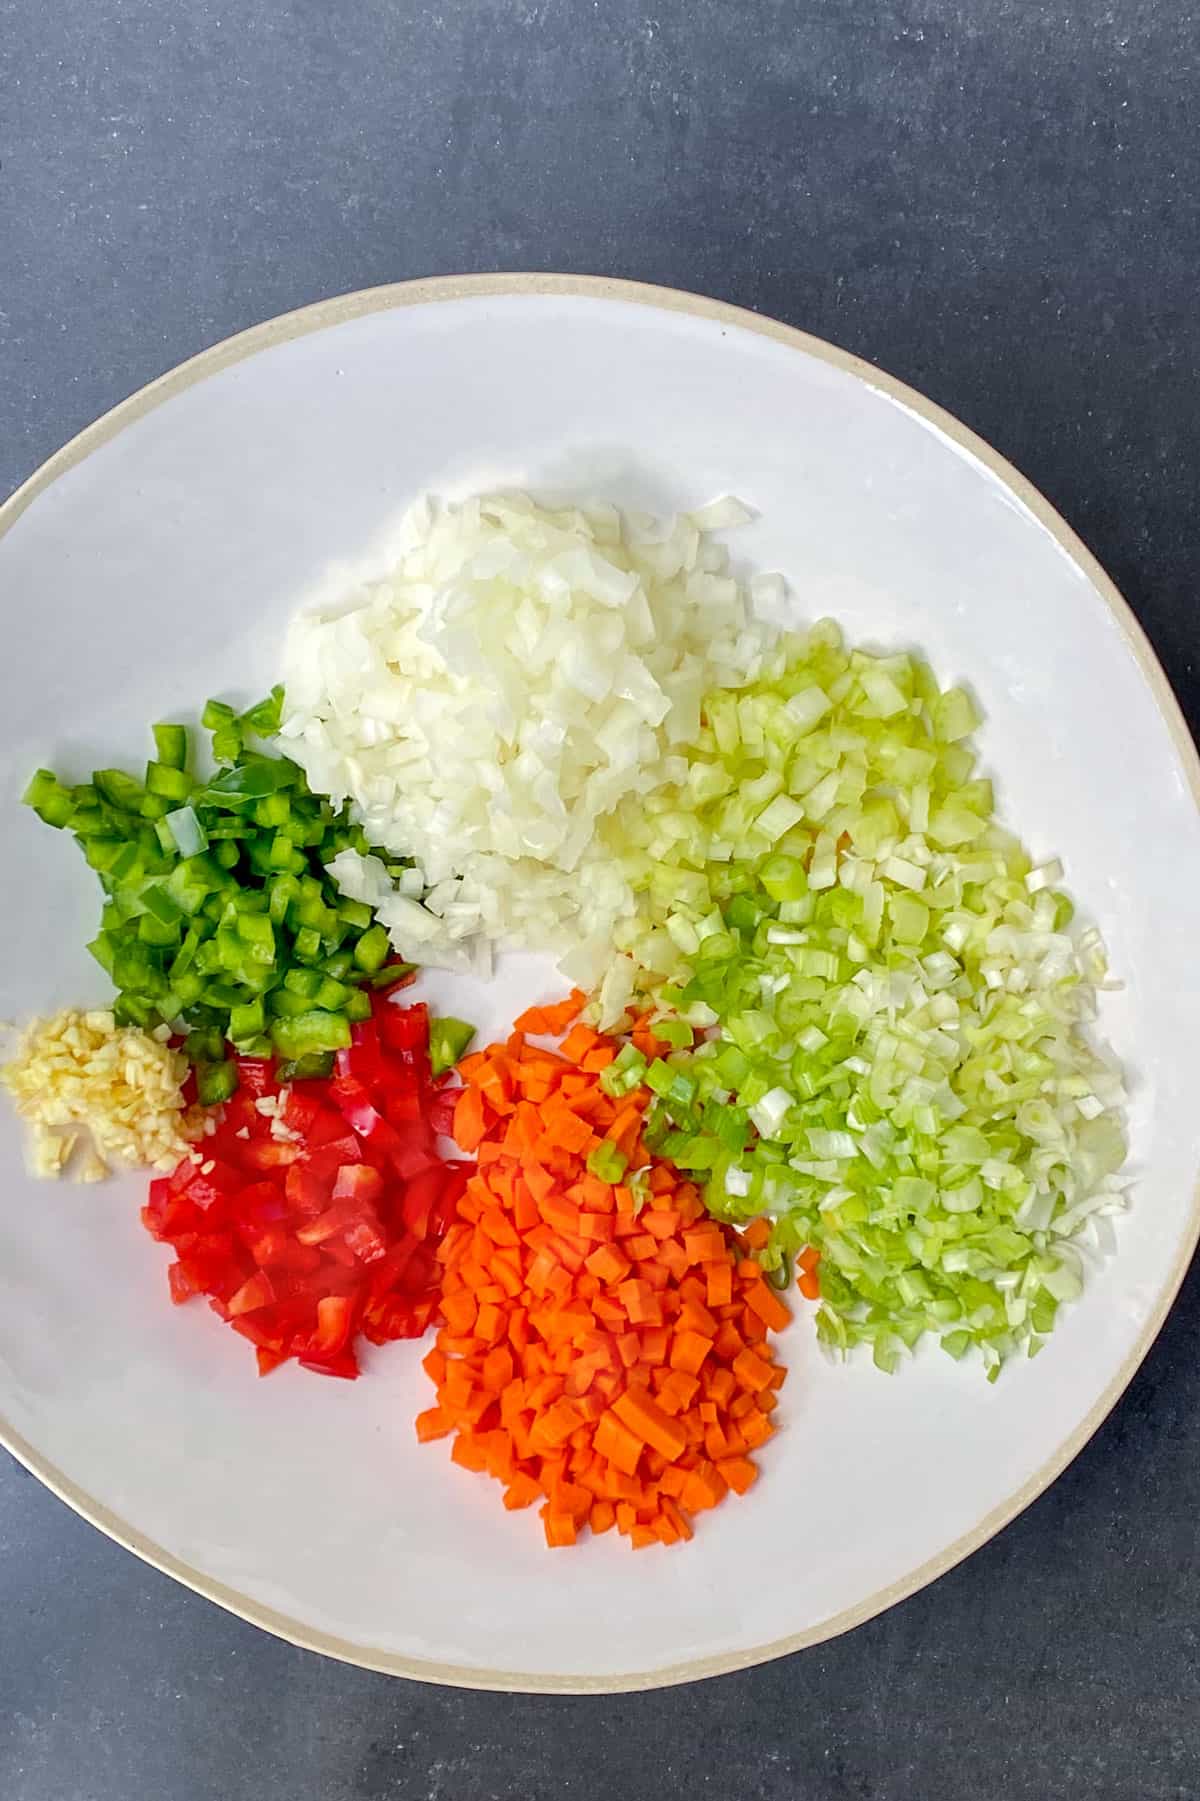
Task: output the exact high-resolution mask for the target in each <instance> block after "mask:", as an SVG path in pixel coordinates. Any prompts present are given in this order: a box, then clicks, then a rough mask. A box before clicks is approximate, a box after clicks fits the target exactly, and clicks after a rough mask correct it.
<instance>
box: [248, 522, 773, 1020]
mask: <svg viewBox="0 0 1200 1801" xmlns="http://www.w3.org/2000/svg"><path fill="white" fill-rule="evenodd" d="M750 517H751V515H750V513H749V512H748V511H747V509H746V508H745V507H743V506H742V505H741V503H740V502H737V501H734V500H732V499H729V498H725V499H722V500H718V501H714V502H713V503H711V505H709V506H707V507H702V508H701V509H700V510H699V511H698V512H697V513H695V514H693V515H691V516H690V517H687V516H685V517H682V518H680V519H678V520H675V521H665V522H663V521H652V520H650V521H635V522H632V523H631V522H630V521H629V520H623V519H622V518H621V516H620V515H619V514H618V513H617V511H616V509H615V508H611V507H606V506H602V505H601V506H589V507H585V508H580V509H571V510H568V511H557V512H554V511H549V510H547V509H545V508H542V507H539V506H537V505H536V504H535V503H534V502H533V501H532V500H531V499H529V498H528V497H527V496H525V495H522V494H509V495H495V496H489V497H484V498H482V499H474V500H469V501H466V502H464V503H463V504H462V505H458V506H455V505H444V506H439V505H436V504H435V503H433V502H430V501H422V502H420V503H418V505H417V506H416V507H414V508H413V509H412V511H411V512H410V514H409V515H408V516H407V518H406V520H405V523H404V526H403V528H402V530H401V532H400V534H399V538H398V542H399V544H400V545H401V547H402V554H401V556H400V560H399V562H398V563H397V564H396V566H395V568H394V569H393V570H392V571H391V572H390V574H388V575H387V576H386V577H385V578H384V579H382V580H380V581H376V582H374V583H372V584H370V585H368V586H366V587H364V588H361V589H359V590H357V591H353V592H350V593H347V594H343V595H339V596H338V597H337V599H336V600H335V601H334V602H333V603H332V604H327V605H322V606H320V607H319V608H317V609H316V610H310V611H308V612H306V613H303V614H301V615H300V616H299V617H298V618H297V619H296V620H295V621H294V622H293V624H292V627H291V630H290V632H289V635H288V639H287V644H286V649H285V656H284V666H285V676H286V686H287V707H288V712H287V717H286V719H285V720H284V723H283V727H282V734H281V735H282V737H283V739H284V740H285V743H286V746H287V749H288V752H289V754H290V755H292V756H294V757H295V758H296V760H297V761H298V762H299V763H300V764H301V765H302V766H303V768H304V770H305V772H306V774H307V776H308V779H309V781H310V783H311V784H312V786H313V788H314V789H315V790H317V791H319V792H321V793H326V794H329V795H330V796H331V798H332V799H333V801H334V804H335V805H336V804H340V803H341V802H342V801H343V800H349V801H350V802H351V803H352V806H353V813H354V817H355V819H356V820H357V821H358V822H359V823H360V824H361V825H362V826H363V827H364V829H365V831H366V835H367V837H368V838H369V839H370V840H371V842H372V843H374V844H378V845H379V846H380V847H381V848H382V849H384V850H386V851H390V852H392V853H393V854H395V855H400V856H405V857H412V858H413V859H414V860H415V863H416V868H415V870H413V871H410V872H409V874H408V878H402V882H401V885H400V888H399V889H398V890H397V889H396V888H395V887H394V886H393V884H392V883H391V882H390V880H389V879H388V878H387V876H386V871H385V870H384V868H383V865H382V863H379V864H378V868H377V869H375V870H371V871H369V872H364V871H363V870H361V869H360V868H359V867H358V865H359V864H360V863H361V862H362V861H363V859H356V857H355V854H354V853H344V854H343V855H342V856H340V857H339V858H337V859H336V861H335V864H334V865H333V867H334V873H335V879H336V880H337V881H338V882H339V884H340V885H341V887H342V889H343V892H345V893H346V894H348V895H351V896H352V897H353V898H355V899H362V900H368V901H369V902H370V904H371V905H372V906H374V907H376V908H377V910H378V912H379V917H380V919H381V920H382V921H383V923H384V924H385V925H386V926H387V928H388V930H389V932H390V933H391V936H392V941H393V943H394V944H395V945H396V947H397V949H399V950H400V951H402V952H404V953H407V952H408V951H409V950H411V951H412V952H413V954H414V955H415V956H417V957H418V958H419V959H420V960H421V961H423V962H427V963H429V962H432V963H439V962H440V963H449V964H451V965H453V964H454V963H456V962H461V960H462V959H463V957H464V955H465V954H466V953H465V951H464V946H465V945H467V944H468V943H469V942H471V941H477V940H479V941H487V942H499V941H507V942H509V943H514V944H523V945H528V946H530V947H533V948H537V949H550V950H552V951H555V952H558V953H560V954H561V953H564V952H567V951H568V950H570V949H571V948H572V947H575V946H578V945H580V944H583V945H585V946H594V947H595V949H594V950H593V951H592V952H591V954H590V957H589V956H588V955H586V954H585V956H584V957H583V959H582V961H583V965H584V968H585V971H586V974H585V976H581V975H579V974H577V976H576V978H575V979H586V980H587V981H588V983H589V984H590V983H591V982H592V981H598V980H599V979H600V976H601V975H602V973H603V969H604V967H605V964H606V963H607V961H608V960H609V957H610V956H611V949H610V947H611V942H612V938H613V934H614V930H615V928H616V923H617V921H619V920H622V919H629V918H631V917H632V916H633V915H634V912H635V909H636V902H635V898H634V897H635V882H636V877H635V876H634V875H633V874H632V873H631V872H630V871H629V870H627V869H626V868H625V867H624V866H623V858H622V852H623V849H624V831H623V825H622V822H621V817H620V815H621V809H622V808H623V807H624V806H627V805H628V806H632V807H634V808H635V809H636V810H637V811H638V812H639V813H640V812H644V811H645V810H646V809H647V808H648V806H649V805H650V804H651V801H652V797H653V796H655V795H656V794H658V793H660V792H661V791H662V790H663V788H664V786H666V785H667V784H668V783H670V782H672V781H675V780H682V779H683V778H684V776H685V775H686V771H687V765H686V763H685V762H684V761H683V759H682V758H681V757H680V756H679V754H678V747H680V746H681V745H683V744H685V743H687V742H689V741H690V740H691V739H693V738H694V737H695V735H696V733H697V732H698V731H699V729H700V702H701V697H702V696H703V695H704V694H706V693H709V692H711V691H713V690H714V689H715V690H720V691H732V690H736V689H738V688H740V687H743V686H744V685H745V683H746V682H747V681H748V680H750V679H751V678H752V677H753V676H754V675H755V674H756V673H757V672H758V670H759V668H760V666H761V664H762V660H763V655H764V650H765V646H766V643H767V637H766V634H765V633H764V632H763V631H762V630H761V629H760V628H759V627H757V626H756V625H754V624H753V622H752V620H751V617H750V610H749V605H748V600H747V596H746V593H745V591H744V590H743V589H742V588H741V586H740V585H739V584H738V583H737V582H735V581H734V580H733V579H732V578H731V577H730V576H729V575H728V573H727V571H726V559H725V553H724V552H723V551H722V550H721V549H720V548H719V547H718V546H716V545H715V544H712V543H711V542H709V541H708V540H707V539H706V536H705V534H706V533H708V532H710V531H715V530H719V529H720V530H723V529H725V528H727V527H730V526H734V525H739V524H742V523H744V522H745V521H746V520H747V519H749V518H750ZM793 815H795V816H796V817H799V809H797V808H795V807H793V806H792V804H791V803H790V802H783V803H780V802H775V803H774V811H772V807H771V806H770V805H768V806H767V808H766V811H765V814H764V823H763V831H764V834H765V835H769V834H770V833H772V832H775V833H782V832H784V831H786V830H787V829H788V824H789V822H790V821H791V820H792V818H793ZM663 828H664V830H667V829H669V828H668V822H666V821H665V820H664V821H663ZM381 877H382V880H381V879H380V878H381ZM426 890H428V892H425V891H426ZM423 892H425V904H424V905H423V906H420V905H418V904H417V900H418V896H419V895H420V894H421V893H423ZM576 967H577V969H578V967H579V965H578V963H577V965H576ZM614 1004H615V1003H614ZM609 1011H610V1012H611V1005H610V1007H609ZM613 1023H615V1020H614V1021H613Z"/></svg>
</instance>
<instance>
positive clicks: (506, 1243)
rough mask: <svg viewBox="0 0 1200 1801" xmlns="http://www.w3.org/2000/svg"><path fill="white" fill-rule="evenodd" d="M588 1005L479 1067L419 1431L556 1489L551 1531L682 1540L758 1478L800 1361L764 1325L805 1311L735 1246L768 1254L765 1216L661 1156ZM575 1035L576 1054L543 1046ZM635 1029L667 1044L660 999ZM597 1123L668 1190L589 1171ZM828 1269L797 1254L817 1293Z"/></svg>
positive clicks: (531, 1493)
mask: <svg viewBox="0 0 1200 1801" xmlns="http://www.w3.org/2000/svg"><path fill="white" fill-rule="evenodd" d="M583 999H584V997H583V996H582V995H581V994H579V993H578V992H576V993H574V994H573V995H572V996H571V997H570V998H569V1000H568V1001H566V1002H564V1003H563V1004H562V1006H560V1007H539V1008H531V1009H529V1010H528V1011H527V1012H526V1013H525V1014H523V1015H522V1016H521V1018H520V1019H519V1020H518V1022H517V1029H516V1030H515V1031H514V1032H513V1033H512V1034H511V1035H510V1037H509V1038H508V1039H507V1041H506V1042H504V1043H502V1044H494V1045H492V1046H490V1047H488V1048H487V1050H486V1051H483V1052H478V1053H475V1054H474V1055H473V1056H471V1057H469V1058H466V1059H464V1060H463V1063H462V1064H461V1065H460V1073H461V1075H462V1077H463V1081H464V1084H465V1086H464V1089H463V1091H462V1094H460V1096H459V1098H458V1100H457V1102H456V1104H455V1136H456V1137H457V1138H458V1142H459V1143H460V1144H461V1145H462V1146H463V1148H464V1149H468V1148H469V1149H473V1150H474V1151H475V1152H476V1156H477V1172H476V1174H475V1175H474V1176H472V1177H470V1178H469V1180H467V1181H466V1182H464V1183H462V1185H461V1189H462V1192H461V1193H460V1194H459V1198H458V1202H457V1218H456V1219H455V1220H454V1221H453V1222H452V1223H451V1224H450V1227H449V1229H448V1230H447V1231H446V1232H445V1234H444V1236H443V1237H442V1239H441V1241H440V1243H439V1244H438V1245H437V1247H436V1251H435V1255H436V1257H437V1262H438V1266H439V1268H440V1271H441V1276H442V1284H443V1286H442V1298H441V1312H442V1319H443V1321H444V1324H443V1325H442V1326H441V1327H440V1328H439V1330H438V1332H437V1335H436V1341H435V1345H434V1348H433V1350H431V1351H430V1352H429V1353H428V1354H427V1356H426V1359H425V1369H426V1373H427V1374H428V1375H429V1376H430V1378H431V1380H432V1382H433V1384H434V1387H435V1389H436V1405H435V1406H433V1407H431V1408H429V1409H427V1410H426V1411H425V1412H424V1413H423V1414H422V1415H421V1416H420V1419H419V1421H418V1426H417V1430H418V1435H419V1436H420V1437H426V1436H428V1437H434V1436H446V1435H448V1434H453V1435H454V1443H453V1447H452V1452H451V1455H452V1458H453V1460H454V1461H455V1462H457V1463H459V1464H461V1465H462V1466H463V1467H465V1468H468V1469H471V1470H475V1471H479V1472H482V1473H485V1474H488V1475H490V1476H492V1477H494V1478H495V1479H496V1480H497V1481H498V1482H499V1483H500V1484H501V1485H502V1487H503V1492H504V1503H505V1506H506V1507H507V1508H509V1509H511V1510H516V1509H519V1508H523V1507H527V1506H529V1505H531V1504H532V1502H533V1501H534V1500H535V1499H537V1498H538V1497H539V1496H541V1497H543V1500H544V1504H543V1506H542V1509H541V1515H542V1523H543V1528H544V1530H545V1534H546V1538H547V1542H548V1543H551V1544H554V1545H568V1544H572V1543H574V1542H575V1540H576V1537H577V1535H578V1533H579V1532H580V1531H581V1530H582V1529H583V1528H584V1527H586V1526H589V1525H590V1526H591V1528H592V1530H593V1531H595V1532H601V1531H608V1530H611V1529H612V1527H613V1526H614V1525H616V1526H617V1527H618V1528H619V1529H620V1530H621V1532H622V1534H623V1535H624V1536H625V1537H626V1538H628V1540H629V1542H630V1543H631V1544H632V1545H634V1546H635V1547H639V1548H640V1547H642V1546H647V1545H652V1544H660V1543H661V1544H675V1543H680V1542H683V1541H685V1540H686V1539H688V1538H690V1537H691V1533H692V1527H691V1521H690V1519H689V1517H688V1516H689V1515H690V1514H692V1513H698V1512H702V1511H704V1510H705V1509H706V1508H710V1507H714V1506H716V1505H717V1504H718V1503H719V1502H720V1501H721V1499H722V1497H723V1496H724V1495H725V1494H727V1493H729V1492H731V1491H732V1492H734V1493H743V1492H744V1491H745V1489H746V1488H748V1487H749V1485H750V1483H751V1482H753V1480H754V1479H755V1474H756V1471H755V1467H754V1464H753V1462H752V1461H751V1459H750V1453H751V1452H752V1451H753V1450H755V1449H757V1448H758V1447H759V1446H760V1445H761V1444H763V1443H764V1442H765V1441H766V1439H767V1438H769V1437H770V1436H771V1433H772V1424H771V1420H770V1419H769V1417H768V1415H769V1413H770V1411H771V1409H772V1408H773V1407H774V1406H775V1405H776V1399H777V1389H778V1384H780V1383H781V1382H782V1381H783V1379H784V1374H785V1372H784V1370H783V1368H782V1366H777V1365H776V1364H775V1363H774V1361H773V1359H772V1354H771V1351H770V1348H769V1346H768V1344H767V1342H766V1339H767V1333H768V1331H769V1330H771V1331H774V1330H779V1329H780V1328H781V1327H782V1326H783V1325H784V1324H786V1323H787V1319H788V1309H787V1308H786V1307H785V1306H784V1304H783V1303H782V1302H781V1301H780V1300H779V1299H778V1297H777V1296H776V1295H775V1293H774V1291H773V1290H772V1289H771V1288H770V1287H769V1285H767V1284H766V1283H765V1281H764V1279H763V1276H762V1273H761V1271H760V1269H759V1267H758V1266H757V1264H755V1263H754V1262H753V1261H752V1260H750V1259H749V1258H748V1257H746V1256H744V1255H739V1251H738V1246H739V1245H744V1246H745V1247H746V1249H747V1250H748V1249H751V1248H755V1246H756V1245H757V1248H761V1246H762V1243H763V1242H765V1238H764V1234H765V1233H769V1227H768V1225H767V1222H765V1221H756V1222H754V1223H753V1225H752V1226H751V1227H750V1228H748V1230H747V1232H746V1234H745V1235H744V1236H743V1237H742V1238H741V1239H739V1238H738V1235H737V1234H735V1233H732V1232H730V1231H729V1230H728V1229H727V1228H725V1227H722V1226H721V1225H720V1223H719V1222H718V1221H716V1220H714V1219H712V1218H710V1217H709V1216H708V1215H707V1213H706V1211H705V1207H704V1202H703V1199H702V1196H701V1194H700V1191H699V1189H698V1188H697V1186H696V1184H695V1183H694V1182H693V1181H691V1180H689V1179H688V1178H686V1177H684V1178H682V1179H681V1177H680V1175H679V1172H678V1171H676V1170H675V1169H674V1168H673V1167H672V1166H671V1165H670V1164H668V1163H666V1162H664V1161H662V1160H661V1159H659V1160H655V1159H654V1158H652V1157H648V1156H647V1153H646V1149H645V1146H644V1145H643V1143H642V1137H641V1133H642V1124H643V1117H644V1114H645V1109H646V1104H647V1101H648V1099H649V1096H648V1093H647V1091H645V1090H640V1091H638V1092H637V1093H635V1094H632V1095H629V1096H626V1097H624V1098H622V1099H619V1100H614V1099H613V1098H612V1097H610V1096H609V1095H608V1094H606V1093H605V1092H604V1090H603V1089H602V1088H601V1087H600V1084H599V1080H598V1078H599V1075H600V1073H601V1072H602V1071H603V1070H604V1069H605V1068H607V1067H608V1065H609V1064H610V1063H611V1061H612V1059H613V1057H614V1055H615V1054H616V1047H615V1046H614V1045H613V1043H612V1041H611V1040H609V1039H605V1038H603V1037H601V1036H600V1034H598V1033H597V1032H596V1031H594V1030H593V1028H592V1027H590V1026H583V1025H579V1024H576V1023H574V1022H575V1021H576V1019H577V1016H578V1013H579V1010H580V1008H581V1006H582V1004H583ZM527 1034H528V1036H527ZM564 1034H565V1038H564V1041H563V1042H562V1044H561V1047H560V1051H558V1052H555V1051H551V1050H548V1049H545V1048H544V1047H543V1046H541V1045H538V1044H534V1043H531V1042H530V1041H529V1039H530V1037H538V1038H563V1035H564ZM634 1041H635V1043H638V1044H639V1045H640V1047H641V1048H643V1049H645V1050H646V1051H647V1052H648V1053H649V1054H653V1055H657V1054H658V1052H659V1050H660V1048H662V1047H661V1046H660V1043H659V1041H658V1040H657V1039H656V1037H655V1035H654V1022H653V1020H652V1019H651V1018H650V1016H649V1015H643V1016H642V1018H641V1019H640V1021H639V1022H638V1023H637V1025H636V1027H635V1031H634ZM460 1123H461V1133H460V1130H459V1126H460ZM597 1136H601V1137H606V1138H607V1139H608V1140H609V1141H610V1142H611V1143H613V1144H616V1145H617V1146H618V1147H619V1148H620V1149H622V1150H623V1151H624V1152H625V1153H626V1155H627V1156H628V1157H629V1158H630V1161H631V1163H635V1167H638V1168H643V1167H644V1166H646V1165H648V1166H649V1167H648V1171H647V1174H646V1181H645V1185H646V1187H647V1188H648V1190H649V1197H650V1200H649V1205H646V1206H643V1197H642V1195H641V1194H640V1193H639V1195H638V1196H635V1195H634V1193H633V1190H632V1189H631V1188H630V1187H629V1186H628V1185H627V1184H625V1183H619V1184H609V1183H606V1182H602V1181H601V1180H600V1179H599V1178H598V1177H596V1176H594V1175H592V1174H591V1173H590V1172H589V1171H588V1169H587V1167H586V1158H587V1154H588V1149H589V1147H590V1146H591V1145H592V1144H593V1143H595V1142H596V1138H597ZM635 1160H636V1162H635ZM815 1267H816V1264H815V1256H814V1257H813V1258H809V1259H808V1260H807V1261H806V1260H805V1259H803V1258H802V1259H801V1260H800V1268H801V1286H802V1292H804V1289H803V1283H804V1280H805V1277H806V1276H807V1275H808V1274H810V1273H811V1271H813V1270H815ZM814 1280H815V1278H814Z"/></svg>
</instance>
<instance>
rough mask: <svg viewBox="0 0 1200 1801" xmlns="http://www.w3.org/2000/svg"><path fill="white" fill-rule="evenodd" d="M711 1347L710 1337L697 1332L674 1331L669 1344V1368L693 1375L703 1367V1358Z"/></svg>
mask: <svg viewBox="0 0 1200 1801" xmlns="http://www.w3.org/2000/svg"><path fill="white" fill-rule="evenodd" d="M712 1348H713V1341H712V1339H711V1338H705V1337H703V1336H702V1334H701V1333H699V1332H691V1331H686V1332H676V1334H675V1337H674V1340H673V1342H672V1345H671V1359H670V1361H671V1368H672V1369H674V1370H682V1371H683V1372H684V1374H685V1375H688V1376H694V1375H696V1373H697V1372H698V1371H699V1370H700V1369H701V1368H702V1367H703V1364H704V1359H705V1358H706V1357H707V1356H708V1355H709V1353H710V1352H711V1351H712Z"/></svg>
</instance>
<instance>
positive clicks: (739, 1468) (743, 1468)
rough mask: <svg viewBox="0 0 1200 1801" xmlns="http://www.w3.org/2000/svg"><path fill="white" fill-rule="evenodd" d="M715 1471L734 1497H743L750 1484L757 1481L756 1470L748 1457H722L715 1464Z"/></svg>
mask: <svg viewBox="0 0 1200 1801" xmlns="http://www.w3.org/2000/svg"><path fill="white" fill-rule="evenodd" d="M717 1469H718V1470H719V1471H720V1473H721V1475H722V1476H723V1477H724V1478H725V1480H726V1482H727V1483H728V1484H729V1486H730V1488H731V1489H732V1490H733V1492H734V1494H735V1495H744V1494H745V1493H746V1490H747V1489H748V1488H749V1487H750V1486H751V1484H752V1483H754V1482H756V1481H757V1480H758V1469H757V1467H756V1465H755V1464H753V1463H751V1461H750V1459H749V1458H748V1457H723V1458H722V1459H721V1460H720V1462H719V1463H718V1464H717Z"/></svg>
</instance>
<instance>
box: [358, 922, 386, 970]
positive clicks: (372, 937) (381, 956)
mask: <svg viewBox="0 0 1200 1801" xmlns="http://www.w3.org/2000/svg"><path fill="white" fill-rule="evenodd" d="M390 950H391V942H390V940H389V938H388V935H387V932H386V930H385V929H384V927H383V926H381V925H373V926H371V927H370V929H369V930H368V931H365V932H364V933H363V935H362V937H361V938H360V939H359V940H358V942H357V943H356V944H355V946H354V961H355V962H356V963H357V964H358V967H359V968H360V969H362V970H365V971H366V973H367V974H368V975H374V974H375V971H376V970H377V969H382V968H383V965H384V963H385V962H386V961H387V957H388V953H389V951H390Z"/></svg>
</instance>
